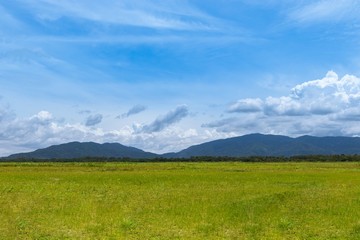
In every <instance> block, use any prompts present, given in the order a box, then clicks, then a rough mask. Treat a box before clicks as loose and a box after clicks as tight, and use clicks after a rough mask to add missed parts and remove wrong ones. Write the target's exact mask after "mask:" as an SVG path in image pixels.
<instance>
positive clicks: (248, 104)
mask: <svg viewBox="0 0 360 240" xmlns="http://www.w3.org/2000/svg"><path fill="white" fill-rule="evenodd" d="M262 107H263V101H262V100H261V99H259V98H254V99H252V98H246V99H241V100H239V101H237V102H236V103H234V104H232V105H231V106H230V107H229V109H228V112H230V113H232V112H259V111H261V110H262Z"/></svg>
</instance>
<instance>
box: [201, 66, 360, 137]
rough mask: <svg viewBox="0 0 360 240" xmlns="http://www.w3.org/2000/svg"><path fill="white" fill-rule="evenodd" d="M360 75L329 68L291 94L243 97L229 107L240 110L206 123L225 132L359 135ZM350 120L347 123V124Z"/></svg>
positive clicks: (229, 111)
mask: <svg viewBox="0 0 360 240" xmlns="http://www.w3.org/2000/svg"><path fill="white" fill-rule="evenodd" d="M359 106H360V78H358V77H356V76H352V75H345V76H343V77H342V78H339V76H338V75H337V74H336V73H335V72H333V71H329V72H328V73H327V74H326V76H325V77H324V78H322V79H317V80H312V81H307V82H304V83H301V84H298V85H296V86H295V87H293V88H292V89H291V90H290V93H289V95H288V96H280V97H273V96H269V97H266V98H264V99H259V98H253V99H251V98H250V99H249V98H246V99H240V100H238V101H237V102H235V103H234V104H232V105H230V106H229V107H228V109H227V112H228V113H232V114H235V113H236V114H238V116H237V117H229V118H224V119H220V120H216V121H212V122H209V123H206V124H203V125H202V127H204V128H213V129H216V130H218V131H221V132H235V133H238V134H245V133H251V132H264V133H273V134H285V135H301V134H312V135H359V133H360V132H357V131H354V129H358V128H354V127H353V125H355V124H356V121H359V120H360V110H359ZM345 123H346V124H345Z"/></svg>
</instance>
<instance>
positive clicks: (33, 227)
mask: <svg viewBox="0 0 360 240" xmlns="http://www.w3.org/2000/svg"><path fill="white" fill-rule="evenodd" d="M0 239H360V163H232V162H227V163H1V164H0Z"/></svg>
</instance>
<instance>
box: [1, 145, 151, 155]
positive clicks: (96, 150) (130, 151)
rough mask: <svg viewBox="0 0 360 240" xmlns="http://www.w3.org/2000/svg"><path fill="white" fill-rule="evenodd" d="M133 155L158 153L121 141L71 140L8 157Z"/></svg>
mask: <svg viewBox="0 0 360 240" xmlns="http://www.w3.org/2000/svg"><path fill="white" fill-rule="evenodd" d="M88 156H91V157H103V158H108V157H117V158H122V157H131V158H144V159H146V158H155V157H157V156H158V155H157V154H154V153H149V152H144V151H143V150H140V149H137V148H134V147H127V146H124V145H121V144H119V143H104V144H98V143H94V142H84V143H80V142H70V143H65V144H60V145H54V146H50V147H48V148H44V149H38V150H36V151H34V152H30V153H18V154H13V155H11V156H9V157H8V159H19V158H22V159H61V158H67V159H70V158H82V157H88Z"/></svg>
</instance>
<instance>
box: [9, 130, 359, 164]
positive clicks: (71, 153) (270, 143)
mask: <svg viewBox="0 0 360 240" xmlns="http://www.w3.org/2000/svg"><path fill="white" fill-rule="evenodd" d="M335 154H360V138H358V137H312V136H302V137H298V138H291V137H286V136H280V135H262V134H249V135H244V136H240V137H234V138H227V139H221V140H215V141H211V142H207V143H202V144H199V145H194V146H191V147H189V148H187V149H184V150H182V151H180V152H177V153H166V154H163V155H157V154H154V153H150V152H145V151H143V150H140V149H137V148H134V147H127V146H124V145H121V144H119V143H104V144H98V143H93V142H86V143H80V142H71V143H66V144H60V145H54V146H51V147H48V148H44V149H38V150H36V151H34V152H30V153H19V154H13V155H10V156H9V157H7V159H17V158H23V159H55V158H57V159H61V158H68V159H71V158H82V157H104V158H109V157H114V158H121V157H127V158H147V159H149V158H156V157H163V158H189V157H193V156H214V157H220V156H228V157H246V156H296V155H335Z"/></svg>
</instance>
